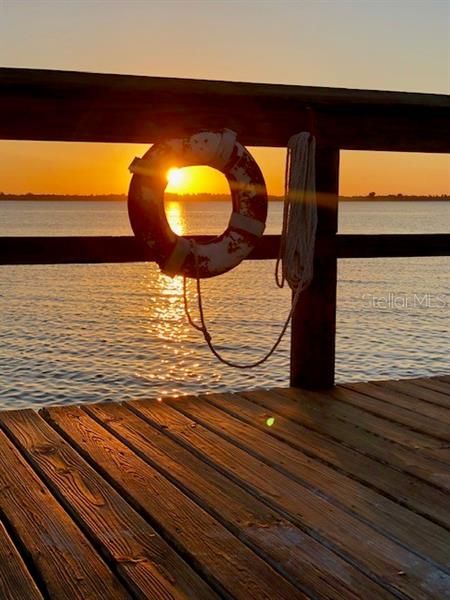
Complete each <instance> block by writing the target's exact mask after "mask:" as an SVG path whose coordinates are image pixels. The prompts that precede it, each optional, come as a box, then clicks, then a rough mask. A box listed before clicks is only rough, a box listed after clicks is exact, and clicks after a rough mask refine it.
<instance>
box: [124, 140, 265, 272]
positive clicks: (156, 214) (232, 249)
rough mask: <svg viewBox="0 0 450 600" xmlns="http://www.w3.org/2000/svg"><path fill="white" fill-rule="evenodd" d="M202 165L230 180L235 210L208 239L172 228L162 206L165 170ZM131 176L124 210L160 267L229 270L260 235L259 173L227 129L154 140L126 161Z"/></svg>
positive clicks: (262, 218) (262, 195)
mask: <svg viewBox="0 0 450 600" xmlns="http://www.w3.org/2000/svg"><path fill="white" fill-rule="evenodd" d="M194 165H206V166H210V167H214V168H216V169H218V170H219V171H221V172H222V173H223V174H224V175H225V177H226V178H227V180H228V183H229V185H230V191H231V199H232V204H233V211H232V213H231V217H230V221H229V223H228V227H227V229H226V230H225V231H224V233H222V234H221V235H219V236H217V237H215V238H214V239H212V240H211V241H209V242H206V243H196V242H194V241H193V240H188V239H186V238H184V237H182V236H178V235H177V234H175V233H174V232H173V231H172V230H171V228H170V225H169V223H168V222H167V217H166V213H165V210H164V190H165V188H166V186H167V179H166V175H167V171H168V169H169V168H172V167H187V166H194ZM130 171H131V172H132V173H133V177H132V179H131V183H130V189H129V193H128V214H129V218H130V223H131V227H132V229H133V231H134V234H135V235H136V237H137V238H138V239H141V240H143V241H145V243H146V244H147V245H148V246H149V247H150V248H151V249H152V251H153V253H154V257H155V260H156V262H157V263H158V264H159V266H160V268H161V270H162V271H163V273H165V274H167V275H170V276H172V277H173V276H174V275H177V274H182V275H184V276H186V277H192V278H196V277H199V278H207V277H213V276H215V275H220V274H221V273H225V272H226V271H229V270H230V269H232V268H233V267H235V266H236V265H238V264H239V263H240V262H241V261H242V260H243V259H244V258H246V257H247V256H248V255H249V254H250V252H251V251H252V250H253V248H254V247H255V245H256V243H257V241H258V240H259V238H260V237H261V236H262V234H263V232H264V229H265V223H266V218H267V191H266V185H265V182H264V178H263V175H262V173H261V171H260V169H259V167H258V165H257V163H256V162H255V160H254V158H253V157H252V155H251V154H250V152H249V151H248V150H247V149H246V148H245V147H244V146H242V144H240V143H239V142H238V141H236V134H235V133H234V132H233V131H231V130H229V129H223V130H221V131H200V132H198V133H195V134H194V135H191V136H190V137H186V138H180V139H171V140H166V141H163V142H160V143H156V144H154V145H153V146H152V147H151V148H150V150H148V151H147V152H146V153H145V154H144V156H143V158H135V159H134V161H133V162H132V164H131V165H130Z"/></svg>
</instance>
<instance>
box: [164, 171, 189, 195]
mask: <svg viewBox="0 0 450 600" xmlns="http://www.w3.org/2000/svg"><path fill="white" fill-rule="evenodd" d="M184 179H185V176H184V172H183V170H182V169H178V168H177V167H172V169H169V170H168V171H167V182H168V185H169V187H170V188H171V189H172V191H174V192H176V191H179V189H180V187H181V186H182V185H183V182H184Z"/></svg>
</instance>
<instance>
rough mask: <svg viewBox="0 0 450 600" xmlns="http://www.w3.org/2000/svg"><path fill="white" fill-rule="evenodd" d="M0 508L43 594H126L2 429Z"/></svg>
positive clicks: (113, 597)
mask: <svg viewBox="0 0 450 600" xmlns="http://www.w3.org/2000/svg"><path fill="white" fill-rule="evenodd" d="M30 412H31V411H30ZM0 414H1V415H4V414H7V413H0ZM0 511H1V513H2V515H3V518H4V519H6V520H7V521H8V523H9V529H10V530H13V531H14V534H15V535H16V536H17V537H18V538H20V540H21V543H22V545H23V547H24V548H25V550H26V552H27V553H28V554H29V555H30V556H31V557H32V560H33V563H34V566H35V568H36V570H37V571H38V572H39V575H40V577H41V579H42V581H43V583H44V585H45V588H46V590H47V592H48V594H49V595H51V596H52V597H54V598H58V599H61V600H65V599H67V600H74V599H79V600H86V599H91V598H92V599H94V598H103V599H106V598H108V599H111V600H116V599H117V600H119V599H122V598H123V599H125V598H127V597H128V596H127V594H126V593H125V591H124V589H123V588H122V586H121V585H120V583H119V582H118V581H117V579H116V578H115V576H114V575H113V574H112V573H111V571H110V570H109V569H108V568H107V566H106V564H105V563H104V561H103V560H102V559H101V558H100V557H99V556H98V554H97V552H96V551H95V550H94V548H93V547H92V546H91V544H90V543H89V542H88V540H87V539H86V537H85V536H84V535H83V534H82V532H81V531H80V530H79V528H78V526H77V525H76V524H75V523H74V522H73V520H72V519H71V518H70V517H69V515H68V514H67V513H66V512H65V511H64V510H63V509H62V507H61V506H60V504H59V503H58V502H57V500H56V499H55V498H54V496H53V495H52V494H51V493H50V491H49V489H48V488H47V487H46V486H45V485H44V483H43V482H42V480H41V479H39V478H38V476H37V474H36V473H35V472H34V471H33V470H32V469H31V467H30V466H29V465H28V464H27V463H26V462H25V460H24V458H23V457H22V456H21V454H20V453H19V452H18V450H17V448H16V447H15V446H13V444H12V443H11V441H10V440H9V439H8V438H7V437H6V435H5V434H4V433H3V432H0Z"/></svg>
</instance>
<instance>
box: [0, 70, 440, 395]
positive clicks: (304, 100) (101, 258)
mask: <svg viewBox="0 0 450 600" xmlns="http://www.w3.org/2000/svg"><path fill="white" fill-rule="evenodd" d="M311 114H313V115H314V128H315V134H316V138H317V155H316V165H317V167H316V168H317V182H316V183H317V192H318V206H319V221H318V223H319V225H318V234H317V243H316V253H315V276H314V280H313V282H312V284H311V285H310V286H309V288H308V289H307V290H306V291H305V292H304V293H303V294H302V296H301V301H300V302H299V303H298V305H297V308H296V311H295V314H294V317H293V321H292V334H291V373H290V374H291V385H293V386H300V387H309V388H326V387H330V386H331V385H333V383H334V356H335V331H336V283H337V259H338V258H372V257H388V256H395V257H397V256H440V255H449V254H450V235H449V234H431V235H416V234H414V235H338V234H337V217H338V185H339V151H340V150H341V149H353V150H390V151H406V152H436V153H448V152H450V97H449V96H443V95H433V94H411V93H403V92H381V91H365V90H349V89H331V88H318V87H303V86H286V85H267V84H253V83H234V82H223V81H201V80H190V79H169V78H155V77H136V76H126V75H105V74H94V73H75V72H60V71H39V70H28V69H0V115H1V116H0V139H13V140H54V141H56V140H57V141H89V142H140V143H152V142H155V141H158V140H159V139H161V138H164V137H166V136H174V135H182V134H186V133H189V132H191V131H194V130H196V129H198V128H217V127H218V128H222V127H229V128H230V129H234V130H235V131H236V132H237V133H238V136H239V139H240V141H241V142H242V143H244V144H247V145H252V146H285V145H286V142H287V140H288V139H289V137H290V136H291V135H292V134H293V133H296V132H298V131H300V130H302V129H308V128H309V126H310V124H311ZM201 239H207V238H201ZM278 245H279V237H278V236H264V237H263V238H262V240H261V242H260V244H259V245H258V247H257V248H256V250H255V251H254V252H253V254H252V255H251V256H250V259H257V260H258V259H273V258H275V257H276V256H277V254H278ZM147 260H152V255H151V252H150V250H149V249H148V248H146V247H144V246H143V245H142V244H140V243H139V242H138V241H137V240H135V239H134V238H132V237H117V238H114V237H69V238H66V237H64V238H62V237H33V238H29V237H28V238H26V237H20V238H17V237H6V238H0V264H4V265H5V264H50V263H51V264H53V263H60V264H61V263H76V262H95V263H98V262H126V261H147Z"/></svg>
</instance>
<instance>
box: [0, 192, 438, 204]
mask: <svg viewBox="0 0 450 600" xmlns="http://www.w3.org/2000/svg"><path fill="white" fill-rule="evenodd" d="M166 199H167V200H172V201H178V200H182V201H184V202H229V201H230V196H229V195H227V194H166ZM339 199H340V200H344V201H347V202H361V201H366V202H427V201H429V202H449V201H450V196H447V195H440V196H408V195H403V194H389V195H386V196H372V195H371V196H339ZM126 200H127V196H126V195H125V194H91V195H75V194H31V193H28V194H7V193H1V192H0V202H1V201H4V202H11V201H28V202H51V201H53V202H58V201H64V202H126ZM269 200H270V201H271V202H283V197H282V196H269Z"/></svg>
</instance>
